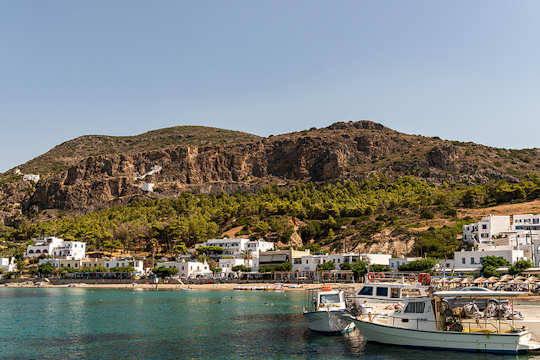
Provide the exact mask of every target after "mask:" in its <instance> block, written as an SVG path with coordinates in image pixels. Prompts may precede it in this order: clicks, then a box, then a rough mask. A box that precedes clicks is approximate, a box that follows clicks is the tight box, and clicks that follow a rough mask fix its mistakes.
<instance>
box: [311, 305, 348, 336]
mask: <svg viewBox="0 0 540 360" xmlns="http://www.w3.org/2000/svg"><path fill="white" fill-rule="evenodd" d="M345 314H348V312H347V311H346V310H337V311H310V312H305V313H304V317H305V318H306V320H307V322H308V327H309V329H310V330H312V331H316V332H320V333H324V334H339V333H346V332H349V331H352V330H353V329H354V323H353V322H352V321H351V320H349V319H348V318H346V317H343V316H342V315H345Z"/></svg>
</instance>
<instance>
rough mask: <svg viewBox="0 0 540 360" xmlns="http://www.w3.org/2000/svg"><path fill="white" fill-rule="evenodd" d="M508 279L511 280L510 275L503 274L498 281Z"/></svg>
mask: <svg viewBox="0 0 540 360" xmlns="http://www.w3.org/2000/svg"><path fill="white" fill-rule="evenodd" d="M509 280H512V275H504V276H503V277H501V280H500V281H509Z"/></svg>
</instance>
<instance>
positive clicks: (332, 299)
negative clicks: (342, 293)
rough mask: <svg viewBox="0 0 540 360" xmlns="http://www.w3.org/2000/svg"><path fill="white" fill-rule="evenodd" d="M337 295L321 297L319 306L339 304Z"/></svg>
mask: <svg viewBox="0 0 540 360" xmlns="http://www.w3.org/2000/svg"><path fill="white" fill-rule="evenodd" d="M339 302H340V301H339V294H327V295H321V298H320V302H319V303H320V304H321V305H324V304H339Z"/></svg>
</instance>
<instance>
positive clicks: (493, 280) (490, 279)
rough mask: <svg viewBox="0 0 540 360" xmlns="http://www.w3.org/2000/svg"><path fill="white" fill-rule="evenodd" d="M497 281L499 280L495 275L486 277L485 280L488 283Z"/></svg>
mask: <svg viewBox="0 0 540 360" xmlns="http://www.w3.org/2000/svg"><path fill="white" fill-rule="evenodd" d="M498 281H499V278H498V277H496V276H492V277H490V278H489V279H487V282H488V283H490V284H493V283H496V282H498Z"/></svg>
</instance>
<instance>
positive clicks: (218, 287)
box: [0, 283, 363, 292]
mask: <svg viewBox="0 0 540 360" xmlns="http://www.w3.org/2000/svg"><path fill="white" fill-rule="evenodd" d="M362 285H363V284H359V283H354V284H342V283H327V284H300V285H296V284H283V286H282V287H281V288H277V289H274V284H269V283H250V284H240V283H238V284H233V283H227V284H186V285H182V284H158V286H157V289H156V285H155V284H86V283H72V284H66V285H53V284H47V285H43V284H42V285H36V284H32V285H30V284H25V283H6V284H4V285H3V286H0V288H2V287H4V288H30V289H32V288H44V289H55V288H83V289H132V290H135V289H137V290H154V291H155V290H158V291H159V290H194V291H197V290H205V291H207V290H215V291H242V292H244V291H255V292H274V291H304V290H306V289H313V288H320V287H322V286H330V287H336V288H337V287H354V288H355V289H358V288H359V287H361V286H362ZM234 288H245V289H242V290H235V289H234ZM256 288H259V289H256Z"/></svg>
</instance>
